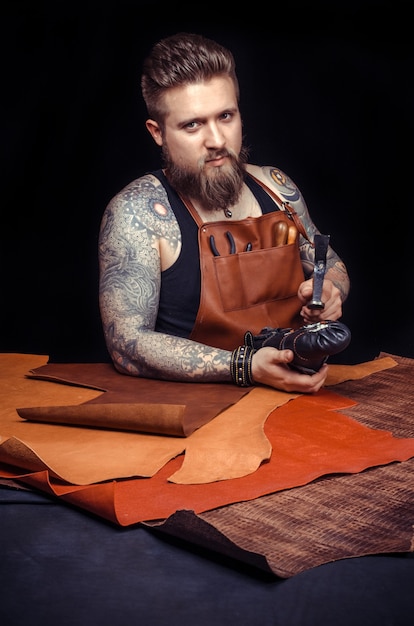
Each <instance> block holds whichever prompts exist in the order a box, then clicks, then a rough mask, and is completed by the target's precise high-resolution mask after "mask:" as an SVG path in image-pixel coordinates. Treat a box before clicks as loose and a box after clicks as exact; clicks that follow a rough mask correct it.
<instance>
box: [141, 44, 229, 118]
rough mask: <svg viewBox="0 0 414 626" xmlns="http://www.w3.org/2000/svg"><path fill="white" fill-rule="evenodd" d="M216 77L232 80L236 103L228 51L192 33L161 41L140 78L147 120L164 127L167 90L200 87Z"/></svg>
mask: <svg viewBox="0 0 414 626" xmlns="http://www.w3.org/2000/svg"><path fill="white" fill-rule="evenodd" d="M217 75H226V76H229V77H230V78H231V79H232V80H233V83H234V86H235V89H236V95H237V99H239V84H238V80H237V76H236V64H235V61H234V57H233V55H232V53H231V52H230V51H229V50H227V48H224V47H223V46H221V45H220V44H218V43H217V42H215V41H213V40H212V39H208V38H206V37H204V36H203V35H197V34H193V33H177V34H176V35H171V36H170V37H166V38H165V39H161V41H159V42H158V43H156V44H155V45H154V46H153V48H152V50H151V52H150V54H149V55H148V57H147V58H146V59H145V61H144V63H143V71H142V77H141V89H142V95H143V98H144V101H145V104H146V107H147V111H148V114H149V116H150V118H152V119H154V120H155V121H156V122H158V123H159V124H160V125H161V126H163V125H164V119H165V116H166V114H167V111H166V109H165V106H164V98H163V95H164V93H165V92H166V91H167V90H168V89H171V88H172V87H181V86H183V85H189V84H194V83H200V82H203V81H205V80H209V79H210V78H212V77H213V76H217Z"/></svg>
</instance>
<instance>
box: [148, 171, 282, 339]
mask: <svg viewBox="0 0 414 626" xmlns="http://www.w3.org/2000/svg"><path fill="white" fill-rule="evenodd" d="M151 173H152V174H153V175H154V176H156V177H157V178H158V179H159V180H160V182H161V183H162V185H163V186H164V188H165V190H166V192H167V195H168V199H169V201H170V205H171V208H172V210H173V211H174V214H175V217H176V218H177V222H178V225H179V227H180V231H181V252H180V254H179V257H178V259H177V260H176V262H175V263H174V264H173V265H172V266H171V267H169V268H168V269H167V270H165V271H164V272H162V273H161V290H160V301H159V307H158V317H157V322H156V325H155V330H156V331H157V332H161V333H167V334H168V335H176V336H178V337H185V338H188V337H189V336H190V334H191V331H192V329H193V326H194V323H195V320H196V317H197V311H198V307H199V303H200V287H201V276H200V253H199V248H198V226H197V224H196V222H195V221H194V219H193V217H192V216H191V214H190V212H189V211H188V209H187V207H186V206H185V204H184V203H183V202H182V200H181V198H180V197H179V195H178V194H177V193H176V192H175V191H174V189H173V188H172V187H171V185H170V184H169V182H168V179H167V178H166V176H165V175H164V173H163V171H162V170H157V171H155V172H151ZM245 183H246V185H247V186H248V187H249V189H250V191H251V192H252V193H253V195H254V197H255V198H256V200H257V201H258V203H259V205H260V208H261V210H262V213H270V212H271V211H278V210H279V207H278V206H277V204H276V202H275V201H274V200H273V199H272V198H271V197H270V196H269V194H267V193H266V191H265V190H264V189H263V188H262V187H261V186H260V185H259V184H258V183H256V181H254V180H253V179H252V178H251V177H250V176H247V177H246V179H245Z"/></svg>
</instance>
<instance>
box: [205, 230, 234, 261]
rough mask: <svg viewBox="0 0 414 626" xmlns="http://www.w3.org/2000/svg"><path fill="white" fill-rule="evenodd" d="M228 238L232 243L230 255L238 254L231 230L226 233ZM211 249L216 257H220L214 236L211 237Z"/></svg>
mask: <svg viewBox="0 0 414 626" xmlns="http://www.w3.org/2000/svg"><path fill="white" fill-rule="evenodd" d="M226 237H227V239H228V240H229V243H230V254H236V243H235V241H234V237H233V235H232V234H231V232H230V231H229V230H227V231H226ZM210 248H211V251H212V253H213V254H214V256H220V252H219V251H218V250H217V246H216V241H215V239H214V235H210Z"/></svg>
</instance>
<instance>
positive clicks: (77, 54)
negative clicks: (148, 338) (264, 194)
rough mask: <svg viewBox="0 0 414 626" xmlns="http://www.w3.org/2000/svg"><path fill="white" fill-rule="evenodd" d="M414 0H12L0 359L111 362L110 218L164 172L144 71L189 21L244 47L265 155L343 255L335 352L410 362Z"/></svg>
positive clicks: (253, 138)
mask: <svg viewBox="0 0 414 626" xmlns="http://www.w3.org/2000/svg"><path fill="white" fill-rule="evenodd" d="M409 5H410V3H409V2H407V3H404V2H381V1H380V2H364V1H361V2H355V1H350V2H346V3H345V2H342V1H337V2H333V1H331V2H321V1H315V2H295V1H292V2H284V3H282V2H280V3H279V2H272V3H269V4H268V5H266V4H264V3H260V4H259V5H256V4H254V3H251V4H250V6H247V7H244V6H243V7H242V5H241V4H240V3H238V4H234V3H204V4H199V3H192V4H185V3H184V4H180V3H176V4H174V5H171V6H167V7H165V6H164V5H161V4H160V3H156V2H153V3H145V2H144V3H141V2H132V1H129V2H128V1H122V0H118V1H113V2H109V1H106V2H105V1H102V2H76V1H73V0H72V1H71V2H65V1H61V2H59V1H58V0H56V1H54V2H45V1H43V2H42V1H40V2H21V1H19V0H15V1H12V2H9V3H7V2H6V3H3V5H2V9H1V10H0V13H1V15H2V19H1V25H0V28H1V45H2V50H1V58H2V66H3V69H2V73H1V84H2V105H3V114H2V116H1V119H2V123H3V124H2V126H3V129H2V141H1V145H2V166H1V171H2V175H3V182H2V187H1V189H2V191H1V200H2V210H1V216H2V219H1V229H0V238H1V239H0V255H1V258H0V261H1V292H0V293H1V294H2V295H1V301H0V305H1V307H0V308H1V318H0V323H1V335H0V351H2V352H26V353H39V354H47V355H49V356H50V358H51V360H55V361H59V360H61V361H65V360H67V361H100V360H107V358H108V356H107V353H106V349H105V346H104V342H103V337H102V331H101V323H100V317H99V308H98V266H97V237H98V230H99V225H100V220H101V216H102V212H103V210H104V208H105V206H106V204H107V203H108V201H109V200H110V198H111V197H112V196H113V195H115V193H117V192H118V191H119V190H120V189H121V188H122V187H123V186H124V185H126V184H127V183H128V182H129V181H131V180H132V179H134V178H136V177H138V176H140V175H141V174H143V173H145V172H146V171H148V170H151V169H154V168H156V167H158V166H159V154H158V149H157V148H156V146H155V144H153V142H152V139H151V138H150V136H149V134H148V133H147V131H146V129H145V126H144V122H145V119H146V113H145V108H144V105H143V102H142V100H141V94H140V89H139V77H140V70H141V63H142V60H143V58H144V56H145V55H146V54H147V52H148V51H149V49H150V47H151V45H152V44H153V43H154V42H155V41H156V40H157V39H159V38H161V37H164V36H166V35H169V34H173V33H174V32H177V31H181V30H187V31H194V32H200V33H202V34H205V35H207V36H210V37H213V38H214V39H217V40H218V41H219V42H220V43H222V44H224V45H226V46H228V47H230V48H231V49H232V51H233V53H234V55H235V58H236V63H237V69H238V75H239V80H240V85H241V96H242V98H241V110H242V115H243V119H244V130H245V135H246V143H247V144H248V145H249V146H250V148H251V160H252V161H253V162H256V163H259V164H269V165H275V166H277V167H280V168H281V169H282V170H284V171H286V172H287V173H288V174H289V175H290V176H291V177H292V178H293V179H294V181H295V182H296V183H297V184H298V186H299V187H300V188H301V190H302V192H303V194H304V196H305V199H306V201H307V204H308V206H309V209H310V211H311V214H312V217H313V219H314V221H315V223H316V224H317V226H318V227H319V228H320V230H321V231H322V232H324V233H329V234H330V235H331V242H332V245H333V246H334V248H335V249H336V250H337V252H338V253H339V254H340V255H341V256H342V258H343V260H344V261H345V263H346V264H347V267H348V270H349V273H350V276H351V282H352V290H351V294H350V296H349V299H348V301H347V302H346V304H345V307H344V317H343V321H344V322H346V323H347V324H348V325H349V326H350V328H351V330H352V334H353V341H352V343H351V346H350V347H349V348H348V349H347V350H346V351H345V353H343V354H342V355H341V357H338V360H343V361H345V362H351V363H352V362H356V361H359V360H363V359H369V358H373V357H374V356H376V355H377V354H378V353H379V352H380V351H385V352H390V353H391V354H399V355H405V356H410V357H414V330H413V324H412V319H413V311H414V296H413V281H412V279H411V275H412V268H411V262H412V260H411V256H412V246H411V242H412V227H413V200H412V197H413V194H412V189H411V187H412V177H413V138H414V132H413V130H414V129H413V112H414V108H413V104H414V97H413V95H414V94H413V45H412V34H411V26H410V25H411V18H410V15H409V8H410V6H409Z"/></svg>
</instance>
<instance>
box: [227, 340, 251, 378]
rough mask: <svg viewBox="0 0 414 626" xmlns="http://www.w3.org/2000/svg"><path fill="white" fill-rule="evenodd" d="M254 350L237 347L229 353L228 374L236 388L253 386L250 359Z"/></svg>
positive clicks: (248, 347)
mask: <svg viewBox="0 0 414 626" xmlns="http://www.w3.org/2000/svg"><path fill="white" fill-rule="evenodd" d="M253 354H254V350H253V348H251V347H250V346H239V347H238V348H236V349H235V350H233V352H232V353H231V359H230V373H231V377H232V379H233V382H234V384H235V385H237V386H238V387H250V386H251V385H253V376H252V359H253Z"/></svg>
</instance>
